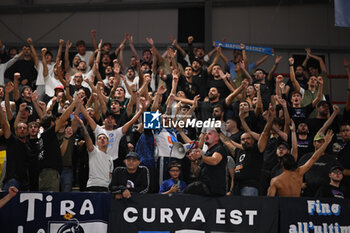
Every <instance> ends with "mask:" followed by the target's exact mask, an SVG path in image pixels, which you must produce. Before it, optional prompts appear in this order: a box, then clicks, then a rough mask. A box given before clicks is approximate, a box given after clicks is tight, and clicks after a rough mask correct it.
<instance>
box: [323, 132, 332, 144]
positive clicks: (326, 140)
mask: <svg viewBox="0 0 350 233" xmlns="http://www.w3.org/2000/svg"><path fill="white" fill-rule="evenodd" d="M333 135H334V133H333V131H332V130H328V131H327V134H326V135H325V136H324V142H325V143H326V144H327V145H328V144H329V143H330V142H331V141H332V138H333Z"/></svg>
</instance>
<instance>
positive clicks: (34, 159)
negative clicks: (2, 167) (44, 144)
mask: <svg viewBox="0 0 350 233" xmlns="http://www.w3.org/2000/svg"><path fill="white" fill-rule="evenodd" d="M28 146H29V148H30V158H29V190H30V191H38V190H39V153H40V146H39V139H38V138H35V139H29V143H28Z"/></svg>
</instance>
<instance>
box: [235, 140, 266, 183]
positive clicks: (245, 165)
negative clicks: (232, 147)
mask: <svg viewBox="0 0 350 233" xmlns="http://www.w3.org/2000/svg"><path fill="white" fill-rule="evenodd" d="M235 158H236V161H235V162H236V169H235V182H236V184H237V185H238V186H239V187H240V188H242V187H244V186H253V187H256V188H259V181H260V174H261V168H262V164H263V161H264V159H263V153H261V152H259V149H258V146H257V144H256V143H254V145H253V146H252V147H251V148H249V149H247V150H241V149H236V153H235Z"/></svg>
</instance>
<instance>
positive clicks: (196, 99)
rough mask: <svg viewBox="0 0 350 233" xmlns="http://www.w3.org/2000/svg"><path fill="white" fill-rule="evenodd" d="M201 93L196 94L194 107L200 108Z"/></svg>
mask: <svg viewBox="0 0 350 233" xmlns="http://www.w3.org/2000/svg"><path fill="white" fill-rule="evenodd" d="M200 98H201V97H200V95H196V96H195V97H194V99H193V107H195V108H198V100H199V99H200Z"/></svg>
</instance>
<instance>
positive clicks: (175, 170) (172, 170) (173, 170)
mask: <svg viewBox="0 0 350 233" xmlns="http://www.w3.org/2000/svg"><path fill="white" fill-rule="evenodd" d="M169 171H170V172H180V169H171V170H169Z"/></svg>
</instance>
